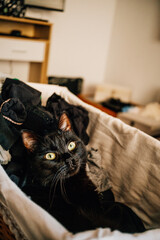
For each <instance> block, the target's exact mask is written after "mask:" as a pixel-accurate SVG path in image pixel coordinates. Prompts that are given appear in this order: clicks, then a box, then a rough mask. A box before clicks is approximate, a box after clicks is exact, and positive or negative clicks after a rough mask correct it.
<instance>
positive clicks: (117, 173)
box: [0, 83, 160, 240]
mask: <svg viewBox="0 0 160 240" xmlns="http://www.w3.org/2000/svg"><path fill="white" fill-rule="evenodd" d="M28 84H29V85H30V86H32V87H34V88H36V89H38V90H39V91H41V92H42V102H43V104H45V102H46V100H47V99H48V97H50V96H51V95H52V94H53V93H54V92H55V93H56V94H59V95H61V96H62V97H63V98H64V99H65V100H66V101H67V102H69V103H71V104H74V105H81V106H83V107H84V108H85V109H86V110H87V111H88V112H89V119H90V123H89V127H88V134H89V136H90V142H89V147H94V148H97V149H98V150H99V152H100V154H101V157H102V167H103V168H104V169H105V170H106V173H107V174H108V175H109V178H110V181H111V184H112V190H113V192H114V195H115V198H116V200H117V201H120V202H123V203H125V204H126V205H128V206H129V207H131V208H132V209H133V211H134V212H135V213H136V214H137V215H138V216H139V217H140V218H141V219H142V220H143V222H144V224H145V226H146V227H147V228H148V229H151V228H156V229H154V230H149V231H146V232H145V233H141V234H124V233H120V232H119V231H114V232H111V231H110V230H109V229H108V228H106V229H101V228H99V229H95V230H93V231H86V232H83V233H78V234H75V235H72V234H71V233H69V232H68V231H67V230H66V229H65V228H64V227H63V226H62V225H61V224H59V223H58V222H57V221H56V220H55V219H54V218H53V217H52V216H50V215H49V214H48V213H47V212H46V211H44V210H43V209H42V208H40V207H39V206H38V205H36V204H35V203H33V202H32V201H31V200H30V199H28V198H27V197H26V196H25V195H24V194H23V193H22V191H21V190H20V189H19V188H18V187H17V186H16V185H15V184H14V183H13V182H12V181H11V180H10V179H9V178H8V176H7V174H6V173H5V171H4V170H3V168H2V167H1V166H0V202H1V203H2V204H3V205H4V206H5V207H6V208H7V209H8V210H9V212H10V213H11V215H12V217H13V218H14V220H15V221H16V223H17V224H18V226H19V228H20V229H21V231H22V232H23V233H24V235H25V237H26V239H29V240H33V239H34V240H41V239H43V240H44V239H45V240H46V239H50V240H52V239H58V240H60V239H67V240H71V239H72V240H83V239H84V240H89V239H114V240H121V239H123V240H125V239H127V240H130V239H131V240H132V239H146V240H156V239H160V229H158V228H160V207H159V206H160V142H159V141H158V140H156V139H154V138H152V137H150V136H148V135H146V134H145V133H143V132H141V131H140V130H137V129H135V128H133V127H130V126H128V125H126V124H124V123H123V122H121V120H119V119H117V118H113V117H112V116H109V115H107V114H105V113H103V112H102V111H100V110H98V109H96V108H94V107H92V106H90V105H88V104H86V103H84V102H82V101H81V100H80V99H78V98H77V97H76V96H75V95H73V94H72V93H70V92H69V91H68V90H67V89H66V88H63V87H59V86H55V85H45V84H37V83H28ZM17 239H18V237H17Z"/></svg>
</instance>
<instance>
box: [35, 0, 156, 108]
mask: <svg viewBox="0 0 160 240" xmlns="http://www.w3.org/2000/svg"><path fill="white" fill-rule="evenodd" d="M36 11H37V15H36V14H34V16H35V17H37V18H40V17H43V18H44V19H49V20H50V21H52V22H53V23H54V27H53V34H52V44H51V49H50V61H49V67H48V75H57V76H68V77H72V76H73V77H79V76H80V77H83V78H84V81H85V82H84V92H92V91H93V90H94V86H95V85H96V84H99V83H104V82H106V83H114V84H118V85H121V86H127V87H130V88H131V89H132V92H133V95H132V96H133V97H132V100H133V101H135V102H139V103H148V102H150V101H153V100H155V99H156V95H157V92H159V94H160V27H159V23H160V0H66V6H65V11H64V12H63V13H60V12H52V11H44V10H36Z"/></svg>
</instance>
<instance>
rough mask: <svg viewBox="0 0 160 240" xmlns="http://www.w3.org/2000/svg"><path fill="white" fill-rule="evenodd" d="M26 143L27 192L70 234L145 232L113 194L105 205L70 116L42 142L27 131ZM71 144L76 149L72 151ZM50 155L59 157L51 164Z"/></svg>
mask: <svg viewBox="0 0 160 240" xmlns="http://www.w3.org/2000/svg"><path fill="white" fill-rule="evenodd" d="M22 139H23V143H24V146H25V147H26V149H27V150H28V152H29V156H28V158H27V159H28V160H27V161H28V171H27V172H28V179H27V184H26V186H25V187H24V188H23V190H24V192H26V193H27V194H28V195H30V196H31V197H32V200H33V201H35V202H36V203H38V204H39V205H40V206H42V207H43V208H44V209H46V210H47V211H48V212H49V213H51V214H52V215H53V216H54V217H55V218H56V219H57V220H59V221H60V222H61V223H62V224H63V225H64V226H65V227H66V228H67V229H68V230H70V231H71V232H79V231H83V230H88V229H95V228H97V227H110V228H111V229H112V230H114V229H118V230H120V231H122V232H131V233H133V232H142V231H144V230H145V229H144V226H143V224H142V222H141V220H140V219H139V218H138V217H137V216H136V214H134V213H133V211H132V210H131V209H130V208H128V207H127V206H125V205H123V204H121V203H117V202H114V197H113V194H112V192H111V191H110V190H108V191H107V192H106V193H105V194H106V195H105V197H104V201H103V202H102V201H101V195H100V194H99V193H98V192H97V191H96V187H95V185H94V184H93V183H92V182H91V180H90V179H89V178H88V176H87V174H86V169H85V168H86V161H87V152H86V149H85V146H84V144H83V143H82V141H81V140H80V139H79V138H78V137H77V136H76V135H75V134H74V133H73V131H72V129H71V124H70V121H69V119H68V117H67V116H66V114H63V115H62V116H61V118H60V121H59V129H58V130H57V131H55V132H53V133H51V134H49V135H47V136H45V137H44V138H42V137H40V136H37V135H35V134H34V133H33V132H30V131H26V130H24V131H23V132H22ZM71 142H72V143H73V142H74V143H75V148H74V149H72V150H69V149H68V145H69V143H71ZM72 147H73V146H72ZM47 153H55V154H56V157H55V159H53V160H47V159H46V158H45V156H46V154H47Z"/></svg>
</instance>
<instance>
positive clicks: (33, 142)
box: [21, 130, 38, 152]
mask: <svg viewBox="0 0 160 240" xmlns="http://www.w3.org/2000/svg"><path fill="white" fill-rule="evenodd" d="M21 134H22V141H23V144H24V146H25V148H26V149H27V150H28V151H29V152H34V150H35V149H36V147H37V145H38V137H37V136H36V134H35V133H33V132H31V131H28V130H22V131H21Z"/></svg>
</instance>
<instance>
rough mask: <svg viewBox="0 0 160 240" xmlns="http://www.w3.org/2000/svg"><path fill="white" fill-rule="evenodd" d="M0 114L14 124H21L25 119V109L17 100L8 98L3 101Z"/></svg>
mask: <svg viewBox="0 0 160 240" xmlns="http://www.w3.org/2000/svg"><path fill="white" fill-rule="evenodd" d="M0 112H1V114H2V115H3V116H4V117H6V119H7V120H8V121H11V122H13V123H14V124H22V123H23V122H24V121H25V119H26V117H27V113H26V110H25V107H24V105H23V103H22V102H21V101H20V100H19V99H18V98H9V99H8V100H6V101H4V102H3V103H2V104H1V106H0Z"/></svg>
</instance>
